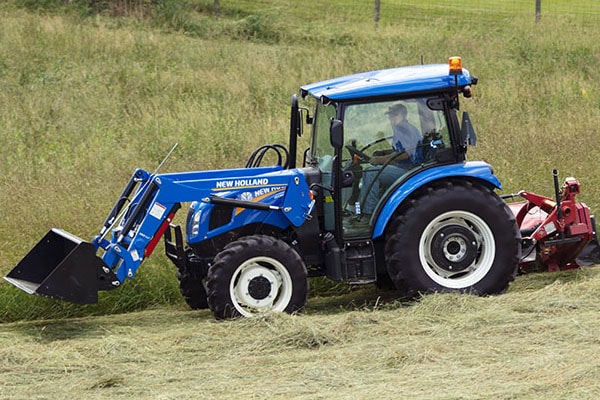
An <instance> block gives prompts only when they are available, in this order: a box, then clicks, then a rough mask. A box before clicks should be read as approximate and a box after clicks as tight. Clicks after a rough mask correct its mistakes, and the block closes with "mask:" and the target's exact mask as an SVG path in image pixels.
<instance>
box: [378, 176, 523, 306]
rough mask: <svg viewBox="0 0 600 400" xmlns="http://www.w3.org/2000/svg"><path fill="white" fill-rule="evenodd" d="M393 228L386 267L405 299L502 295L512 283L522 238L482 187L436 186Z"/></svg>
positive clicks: (501, 204)
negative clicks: (456, 294)
mask: <svg viewBox="0 0 600 400" xmlns="http://www.w3.org/2000/svg"><path fill="white" fill-rule="evenodd" d="M390 226H391V228H390V230H389V232H388V234H387V237H386V246H385V255H386V262H387V267H388V272H389V274H390V277H391V278H392V280H393V281H394V284H395V285H396V288H397V289H398V290H399V291H400V294H401V296H402V297H403V298H413V297H415V296H417V295H418V294H420V293H430V292H465V293H473V294H477V295H489V294H498V293H502V292H504V291H506V289H507V288H508V285H509V283H510V282H511V281H513V280H514V277H515V275H516V272H517V267H518V261H519V257H520V251H521V247H520V242H521V235H520V232H519V229H518V226H517V224H516V221H515V218H514V216H513V214H512V212H511V211H510V209H509V208H508V206H507V205H506V203H505V202H504V201H502V199H500V198H499V197H498V196H497V195H496V194H495V193H494V192H492V191H491V190H489V189H487V188H485V187H483V186H480V185H478V184H475V183H472V182H469V181H454V182H444V183H440V184H437V185H435V186H432V187H430V188H428V189H427V190H426V191H424V192H421V194H420V195H417V196H416V197H415V198H414V199H413V200H412V201H411V202H410V204H409V206H408V207H407V208H405V209H404V210H403V211H402V213H401V214H400V215H398V216H397V217H396V218H395V219H394V220H393V221H392V223H391V224H390Z"/></svg>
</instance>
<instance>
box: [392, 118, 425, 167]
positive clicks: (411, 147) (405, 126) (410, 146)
mask: <svg viewBox="0 0 600 400" xmlns="http://www.w3.org/2000/svg"><path fill="white" fill-rule="evenodd" d="M393 130H394V137H393V138H392V148H393V149H394V151H396V152H398V153H402V152H404V151H405V152H407V153H408V155H409V159H408V160H402V161H400V162H399V163H398V164H420V163H422V162H423V151H422V149H421V142H422V140H423V137H422V136H421V133H420V132H419V130H418V129H417V128H415V126H414V125H412V124H411V123H410V122H408V121H407V120H404V121H402V122H400V123H399V124H397V125H395V126H394V127H393Z"/></svg>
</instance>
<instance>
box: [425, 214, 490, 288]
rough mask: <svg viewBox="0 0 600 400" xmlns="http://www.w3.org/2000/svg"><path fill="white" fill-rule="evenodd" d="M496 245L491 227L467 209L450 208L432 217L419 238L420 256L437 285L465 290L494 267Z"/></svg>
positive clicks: (426, 270) (428, 273)
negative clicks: (450, 209)
mask: <svg viewBox="0 0 600 400" xmlns="http://www.w3.org/2000/svg"><path fill="white" fill-rule="evenodd" d="M495 253H496V245H495V242H494V235H493V233H492V230H491V229H490V227H489V226H488V224H486V223H485V222H484V221H483V220H482V219H481V218H480V217H478V216H477V215H475V214H473V213H470V212H468V211H458V210H457V211H450V212H447V213H444V214H441V215H439V216H438V217H436V218H435V219H433V220H432V221H431V222H430V223H429V224H428V225H427V227H426V228H425V230H424V231H423V234H422V235H421V239H420V241H419V258H420V260H421V265H422V267H423V269H424V270H425V272H426V273H427V275H428V276H429V277H430V278H431V279H432V280H433V281H434V282H436V283H437V284H439V285H441V286H444V287H447V288H451V289H464V288H468V287H470V286H473V285H475V284H476V283H478V282H479V281H480V280H481V279H483V278H484V277H485V276H486V275H487V273H488V272H489V271H490V269H491V268H492V264H493V262H494V257H495Z"/></svg>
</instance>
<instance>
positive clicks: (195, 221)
mask: <svg viewBox="0 0 600 400" xmlns="http://www.w3.org/2000/svg"><path fill="white" fill-rule="evenodd" d="M200 214H202V211H201V210H198V211H196V212H195V213H194V215H193V216H192V226H191V229H190V236H197V235H198V232H199V231H200Z"/></svg>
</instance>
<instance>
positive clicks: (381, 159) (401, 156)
mask: <svg viewBox="0 0 600 400" xmlns="http://www.w3.org/2000/svg"><path fill="white" fill-rule="evenodd" d="M392 158H393V159H394V160H397V161H402V160H407V159H408V153H407V152H405V151H403V152H401V153H398V152H396V151H394V152H391V153H390V154H386V155H383V156H373V157H371V159H370V160H369V162H370V163H371V164H372V165H383V164H385V163H386V162H388V161H389V160H390V159H392Z"/></svg>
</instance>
